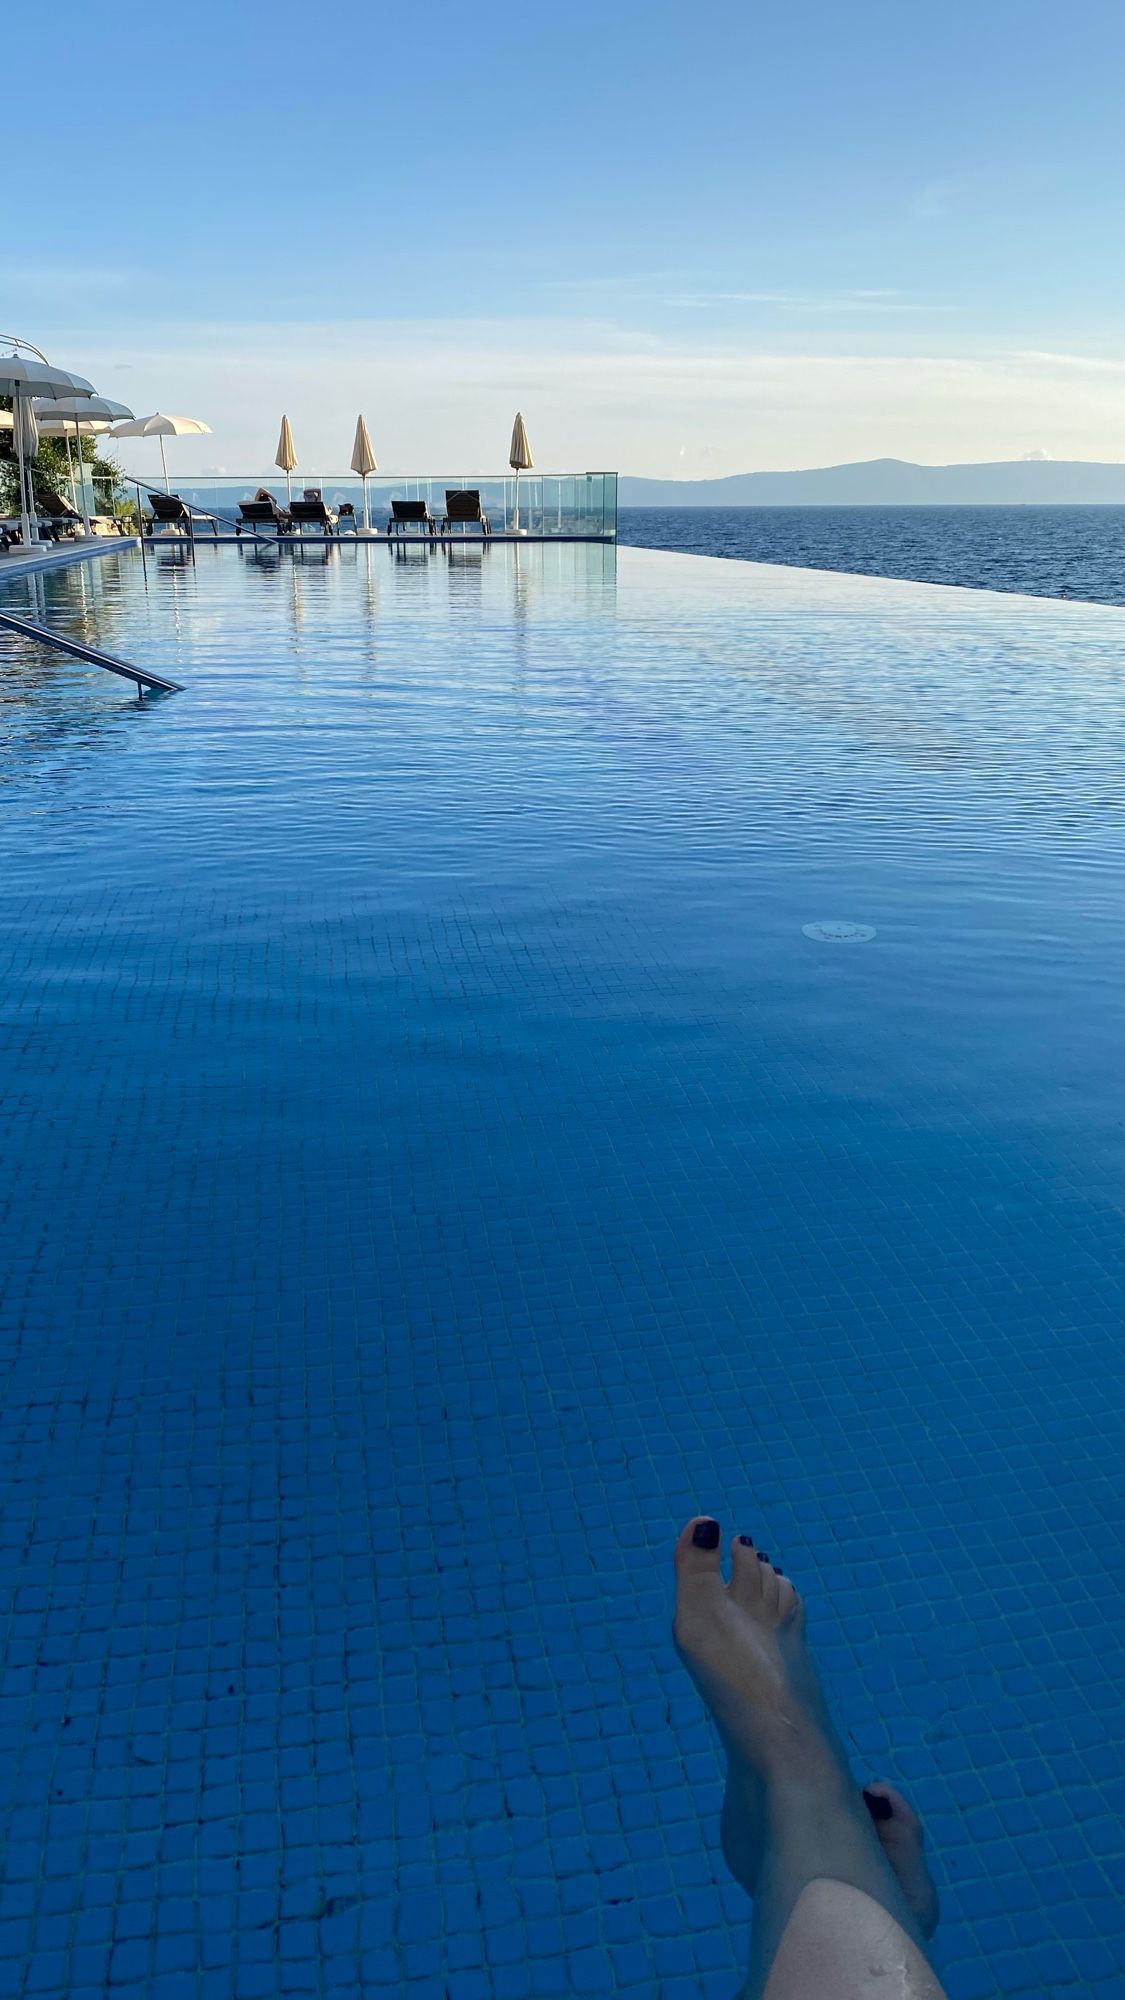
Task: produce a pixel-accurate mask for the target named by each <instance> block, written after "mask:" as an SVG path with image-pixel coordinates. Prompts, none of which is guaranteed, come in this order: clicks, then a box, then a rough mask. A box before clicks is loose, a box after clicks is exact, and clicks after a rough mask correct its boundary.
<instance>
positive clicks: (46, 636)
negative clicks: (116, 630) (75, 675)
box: [0, 611, 183, 694]
mask: <svg viewBox="0 0 1125 2000" xmlns="http://www.w3.org/2000/svg"><path fill="white" fill-rule="evenodd" d="M0 625H6V626H7V627H8V629H9V631H12V632H18V633H19V634H20V636H21V638H24V639H38V640H39V641H40V642H41V644H42V645H44V646H53V647H54V648H55V650H56V652H59V653H72V654H73V655H74V657H75V659H77V660H87V661H89V663H90V664H91V665H92V666H95V667H104V668H105V669H106V672H107V673H111V674H120V675H121V676H122V678H123V679H125V680H127V681H135V682H136V684H137V686H138V688H142V687H148V688H157V689H158V690H159V691H160V693H161V694H182V692H183V689H182V687H181V685H180V682H179V681H166V680H162V679H161V677H160V675H159V674H150V673H147V672H146V671H145V669H144V668H143V667H132V666H130V664H129V662H128V660H118V659H116V658H115V657H114V655H113V654H112V653H100V652H99V651H98V649H97V647H96V646H85V645H83V643H82V641H81V639H64V637H63V635H62V633H61V632H52V630H51V628H50V626H48V625H36V624H34V623H33V622H32V620H31V619H30V618H17V617H16V615H15V613H14V612H12V611H0Z"/></svg>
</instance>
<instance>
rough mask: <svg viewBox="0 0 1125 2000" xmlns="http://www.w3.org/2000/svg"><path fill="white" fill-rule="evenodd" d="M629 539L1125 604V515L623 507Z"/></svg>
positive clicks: (1099, 510)
mask: <svg viewBox="0 0 1125 2000" xmlns="http://www.w3.org/2000/svg"><path fill="white" fill-rule="evenodd" d="M618 540H619V541H621V542H627V543H630V544H632V545H633V546H634V547H639V548H646V549H678V550H680V551H681V552H682V553H683V554H685V555H697V556H730V557H732V558H734V559H735V560H737V561H741V562H765V563H792V564H795V565H796V566H797V567H798V568H801V569H830V570H850V571H853V572H856V573H858V574H859V575H861V576H897V577H906V578H909V579H911V580H913V581H914V582H916V583H952V584H961V585H966V586H968V587H969V588H970V589H973V590H1015V591H1022V592H1024V593H1025V594H1027V595H1029V596H1032V597H1076V598H1085V599H1087V600H1088V601H1089V602H1090V603H1094V604H1125V507H623V508H622V509H621V513H620V516H619V520H618Z"/></svg>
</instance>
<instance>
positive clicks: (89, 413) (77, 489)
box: [35, 396, 133, 534]
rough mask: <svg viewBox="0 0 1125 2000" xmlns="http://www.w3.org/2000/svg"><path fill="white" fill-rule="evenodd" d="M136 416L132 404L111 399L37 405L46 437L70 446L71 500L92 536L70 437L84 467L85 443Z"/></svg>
mask: <svg viewBox="0 0 1125 2000" xmlns="http://www.w3.org/2000/svg"><path fill="white" fill-rule="evenodd" d="M132 414H133V412H132V410H131V409H130V408H129V405H128V403H113V402H111V401H110V399H109V397H108V396H88V397H86V399H85V400H84V401H82V402H79V401H78V400H77V398H73V399H72V400H71V401H70V402H64V403H37V404H36V405H35V415H36V418H37V419H38V423H39V429H40V431H41V432H42V434H43V436H44V437H61V438H63V439H65V442H66V462H67V465H68V467H69V468H70V487H71V499H72V501H76V503H77V504H78V505H80V506H81V509H82V522H83V526H84V527H85V529H86V533H87V534H90V532H91V528H90V508H89V505H88V503H87V500H86V482H85V480H84V479H79V480H77V481H76V480H75V476H74V460H73V459H72V458H71V455H70V434H71V432H72V431H73V433H74V449H75V451H76V452H77V454H78V463H79V466H81V464H82V439H83V438H84V437H97V436H98V434H99V432H101V431H104V430H108V428H109V426H110V424H115V423H119V422H120V421H121V420H122V418H124V417H131V416H132Z"/></svg>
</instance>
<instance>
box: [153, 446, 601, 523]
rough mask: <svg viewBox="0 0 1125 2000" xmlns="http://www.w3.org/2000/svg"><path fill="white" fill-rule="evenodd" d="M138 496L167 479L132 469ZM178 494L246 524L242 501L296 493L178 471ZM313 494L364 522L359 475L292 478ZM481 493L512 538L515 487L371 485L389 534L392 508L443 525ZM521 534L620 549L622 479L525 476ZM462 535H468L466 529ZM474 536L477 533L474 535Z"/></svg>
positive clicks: (448, 479) (400, 478)
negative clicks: (460, 499) (472, 494)
mask: <svg viewBox="0 0 1125 2000" xmlns="http://www.w3.org/2000/svg"><path fill="white" fill-rule="evenodd" d="M127 471H128V481H129V484H130V488H132V482H133V481H134V480H135V481H137V482H138V483H139V485H140V487H141V492H142V505H143V504H144V499H143V496H144V494H145V493H146V492H153V493H160V492H163V490H164V482H163V478H162V476H161V475H160V474H159V472H157V473H156V474H155V476H152V477H150V478H149V479H146V477H145V475H144V473H143V472H140V471H138V470H137V468H136V466H135V465H132V464H131V465H130V466H129V467H128V468H127ZM170 473H171V485H172V491H173V492H174V493H178V494H179V495H180V497H181V499H183V500H186V501H187V502H188V504H189V505H190V506H192V507H198V508H201V509H211V510H214V512H215V513H217V514H223V515H226V516H228V517H229V518H230V519H231V520H232V521H237V520H238V518H239V512H238V506H239V501H241V500H251V499H253V497H254V495H255V494H256V493H257V491H258V489H259V488H260V487H264V488H266V489H267V490H268V491H269V492H270V493H272V494H273V496H274V498H275V499H276V500H277V501H278V502H279V503H280V504H281V506H282V507H284V506H285V505H286V504H287V499H288V492H287V488H286V480H285V474H284V473H283V472H278V471H277V470H276V468H275V469H274V471H272V472H261V473H238V474H230V473H223V474H218V473H216V474H210V473H207V474H202V473H201V474H192V473H183V472H177V471H176V469H175V467H174V466H173V467H171V468H170ZM306 488H310V489H319V492H320V494H321V496H322V498H323V499H324V502H325V504H326V506H328V507H330V508H331V509H332V510H333V512H336V513H338V512H339V510H340V507H341V506H343V505H345V504H347V503H350V504H351V506H353V507H354V508H355V511H356V516H357V518H358V519H359V520H360V521H362V519H363V481H362V480H361V479H360V478H359V477H358V476H357V474H356V473H354V472H343V473H339V472H316V471H305V470H304V468H303V467H302V468H300V469H299V470H298V471H296V472H294V473H293V475H292V497H293V499H294V500H299V499H300V498H301V497H302V495H303V494H304V492H305V490H306ZM474 488H475V489H476V490H477V491H478V492H479V493H480V501H481V509H482V511H483V513H484V514H485V516H486V517H487V519H488V522H489V526H490V527H491V529H492V532H493V533H494V534H510V533H512V531H513V528H514V525H515V506H516V496H515V479H514V478H513V476H512V474H511V473H508V474H507V475H506V476H504V477H496V476H495V475H493V476H491V477H490V476H488V475H487V474H484V473H457V474H449V473H445V474H438V473H397V474H390V473H381V472H379V473H373V474H372V475H371V477H370V478H369V479H368V481H367V505H368V511H369V514H370V518H371V526H372V528H377V529H378V530H379V531H380V533H383V532H385V530H386V527H387V522H388V521H389V519H390V517H391V502H392V500H414V501H418V500H423V501H425V503H426V507H427V509H428V511H429V513H430V515H431V516H432V518H433V520H434V521H435V522H437V523H438V524H439V525H440V523H441V520H442V517H443V515H444V514H445V511H446V499H445V496H446V493H447V492H449V493H451V492H465V491H466V490H472V489H474ZM519 527H520V530H521V532H523V533H524V534H526V535H528V536H530V537H533V538H534V539H536V540H542V539H547V540H551V539H554V538H556V537H557V538H560V539H563V540H573V539H575V538H578V539H580V540H582V541H598V542H601V541H613V540H614V539H615V537H616V534H617V474H616V472H522V473H521V474H520V481H519ZM404 532H405V533H407V534H418V533H423V534H424V533H425V530H424V528H421V527H420V526H414V525H413V524H410V525H407V526H406V528H405V529H404ZM453 532H454V534H457V535H460V534H464V533H465V532H466V529H465V528H464V527H463V525H462V524H461V523H460V522H458V523H456V524H455V526H454V529H453ZM468 532H469V533H472V532H473V530H472V528H471V527H470V528H469V529H468Z"/></svg>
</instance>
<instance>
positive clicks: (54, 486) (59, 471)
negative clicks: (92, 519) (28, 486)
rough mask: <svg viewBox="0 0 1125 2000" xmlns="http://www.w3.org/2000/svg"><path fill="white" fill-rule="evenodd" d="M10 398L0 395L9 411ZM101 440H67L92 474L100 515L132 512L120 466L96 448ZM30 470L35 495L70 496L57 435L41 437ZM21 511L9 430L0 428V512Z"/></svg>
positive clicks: (61, 442)
mask: <svg viewBox="0 0 1125 2000" xmlns="http://www.w3.org/2000/svg"><path fill="white" fill-rule="evenodd" d="M11 407H12V403H11V398H10V397H8V396H2V397H0V408H3V409H6V410H10V409H11ZM100 442H101V441H100V439H98V438H96V437H83V438H80V439H79V440H78V442H77V444H76V443H75V440H74V438H73V437H72V438H71V440H70V450H71V455H72V456H73V455H74V454H75V452H76V451H80V453H81V457H82V462H83V464H84V465H88V466H89V467H90V470H91V472H92V474H93V480H94V495H95V499H96V503H97V511H98V513H99V514H113V513H117V514H131V513H132V512H133V503H132V501H131V500H130V498H129V495H128V489H127V487H126V485H125V482H124V480H123V479H122V476H121V467H120V466H119V465H118V464H117V462H116V460H115V459H112V458H107V457H106V456H105V454H104V452H103V451H102V450H100V449H99V446H100ZM28 464H29V466H30V470H31V478H32V490H33V492H34V493H35V495H36V496H37V497H38V496H39V495H40V494H41V493H43V492H44V491H47V492H50V493H61V494H62V495H63V498H64V499H68V498H69V495H70V485H69V473H68V467H67V455H66V440H65V438H59V437H41V438H40V440H39V449H38V451H37V452H36V454H35V457H34V458H32V459H29V460H28ZM19 511H20V479H19V459H18V458H17V456H16V452H15V449H14V446H13V439H12V433H11V431H9V430H4V431H0V514H6V515H13V514H18V513H19Z"/></svg>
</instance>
